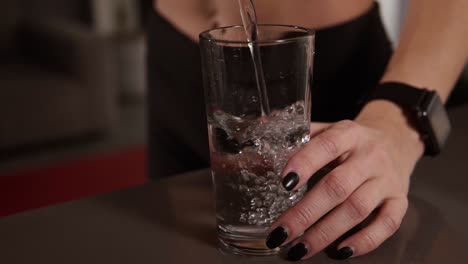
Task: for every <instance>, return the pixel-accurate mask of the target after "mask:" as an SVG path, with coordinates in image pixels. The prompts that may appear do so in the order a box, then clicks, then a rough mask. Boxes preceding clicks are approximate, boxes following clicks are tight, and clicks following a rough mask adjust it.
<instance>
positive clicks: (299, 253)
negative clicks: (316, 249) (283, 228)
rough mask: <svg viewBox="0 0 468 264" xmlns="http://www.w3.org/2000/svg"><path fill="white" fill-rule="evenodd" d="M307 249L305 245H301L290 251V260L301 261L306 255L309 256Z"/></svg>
mask: <svg viewBox="0 0 468 264" xmlns="http://www.w3.org/2000/svg"><path fill="white" fill-rule="evenodd" d="M307 252H309V250H307V247H306V246H305V245H304V243H299V244H297V245H295V246H294V247H292V248H291V249H289V252H288V259H289V260H292V261H298V260H301V259H302V258H303V257H304V256H305V255H307Z"/></svg>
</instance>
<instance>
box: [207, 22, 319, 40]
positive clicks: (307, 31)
mask: <svg viewBox="0 0 468 264" xmlns="http://www.w3.org/2000/svg"><path fill="white" fill-rule="evenodd" d="M258 27H270V28H271V27H279V28H293V29H296V30H299V31H303V32H304V33H305V35H304V36H296V37H285V38H279V39H274V40H256V41H247V40H224V39H219V38H213V37H209V33H211V32H213V31H218V30H228V29H233V28H241V29H242V30H244V26H241V25H234V26H226V27H218V28H213V29H209V30H205V31H203V32H201V33H200V34H199V38H200V40H203V41H209V42H215V43H224V44H241V45H248V44H249V43H258V44H275V43H286V42H291V41H295V40H301V39H307V38H310V37H314V36H315V30H313V29H308V28H305V27H300V26H293V25H283V24H258Z"/></svg>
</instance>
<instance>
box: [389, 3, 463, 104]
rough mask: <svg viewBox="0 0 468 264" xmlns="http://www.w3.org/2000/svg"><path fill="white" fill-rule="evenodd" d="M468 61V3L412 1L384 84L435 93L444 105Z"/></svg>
mask: <svg viewBox="0 0 468 264" xmlns="http://www.w3.org/2000/svg"><path fill="white" fill-rule="evenodd" d="M467 59H468V0H445V1H440V0H411V1H410V3H409V8H408V14H407V19H406V22H405V24H404V27H403V31H402V34H401V38H400V42H399V44H398V46H397V49H396V50H395V53H394V55H393V57H392V60H391V62H390V65H389V66H388V69H387V72H386V73H385V75H384V77H383V79H382V81H398V82H403V83H407V84H411V85H413V86H416V87H424V88H429V89H433V90H436V91H437V92H438V93H439V95H440V96H441V97H442V99H443V100H444V101H445V100H446V99H447V98H448V96H449V94H450V91H451V90H452V88H453V86H454V84H455V82H456V81H457V78H458V77H459V75H460V73H461V71H462V69H463V67H464V65H465V63H466V62H467Z"/></svg>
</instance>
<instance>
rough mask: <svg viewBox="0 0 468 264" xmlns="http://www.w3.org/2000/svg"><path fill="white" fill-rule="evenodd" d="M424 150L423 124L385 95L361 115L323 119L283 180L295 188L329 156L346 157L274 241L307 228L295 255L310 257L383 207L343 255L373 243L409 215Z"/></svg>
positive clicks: (277, 228) (279, 225)
mask: <svg viewBox="0 0 468 264" xmlns="http://www.w3.org/2000/svg"><path fill="white" fill-rule="evenodd" d="M312 127H314V124H312ZM422 153H423V144H422V142H421V141H420V139H419V135H418V134H417V132H416V131H415V130H413V129H412V128H411V127H410V126H409V124H408V123H407V121H406V118H405V117H404V116H403V114H402V112H401V110H400V109H399V108H398V107H397V106H395V105H393V104H391V103H389V102H386V101H375V102H372V103H370V104H368V105H367V106H366V107H365V108H364V110H363V111H362V112H361V114H360V115H359V117H358V118H357V119H356V120H355V121H342V122H338V123H335V124H330V125H328V126H327V127H324V125H319V124H317V125H316V128H315V129H314V131H313V132H312V139H311V140H310V142H309V143H308V144H307V145H306V146H305V147H304V148H302V149H301V150H300V151H299V152H298V153H296V154H295V155H294V156H293V157H292V158H291V159H290V160H289V162H288V164H287V165H286V166H285V169H284V171H283V177H284V178H283V185H284V186H285V188H286V189H290V190H295V189H297V188H299V187H300V186H302V185H304V184H306V183H307V181H308V180H309V178H310V177H311V176H312V175H314V174H315V173H316V172H317V171H318V170H320V169H321V168H322V167H324V166H325V165H327V164H329V163H330V162H332V161H335V160H336V161H338V163H339V165H338V166H337V167H336V168H335V169H333V170H332V171H331V172H330V173H328V174H327V175H326V176H325V177H324V178H323V179H321V180H320V181H319V182H318V183H317V184H316V185H315V186H314V187H313V188H312V189H311V190H310V191H309V192H308V193H307V194H306V196H305V197H304V198H303V200H301V201H300V202H299V203H298V204H296V205H295V206H294V207H293V208H291V209H289V210H288V211H287V212H285V213H284V214H283V215H282V216H281V217H280V218H279V219H278V220H277V221H276V222H275V224H274V225H273V226H272V228H271V233H270V235H269V237H268V240H267V246H268V247H270V248H275V247H278V246H280V245H283V244H286V243H288V242H291V241H293V240H294V239H296V238H298V237H299V236H301V235H302V234H303V235H302V236H301V237H299V238H298V239H297V240H296V241H294V242H293V243H292V247H291V249H290V251H289V253H288V257H289V258H290V259H291V260H299V259H305V258H309V257H311V256H313V255H314V254H316V253H318V252H320V251H322V250H323V249H324V248H326V247H327V246H328V245H330V244H331V243H333V242H334V241H335V240H337V239H338V238H339V237H341V236H342V235H343V234H345V233H346V232H347V231H349V230H350V229H352V228H353V227H355V226H356V225H358V224H360V223H361V222H362V221H363V220H364V219H366V218H367V217H368V216H369V215H370V214H371V213H372V212H373V211H374V209H376V208H380V210H379V211H378V213H377V215H376V217H375V219H373V220H372V222H371V223H370V224H369V225H368V226H366V227H365V228H363V229H362V230H360V231H359V232H357V233H356V234H354V235H352V236H351V237H349V238H347V239H345V240H344V241H343V242H341V243H339V244H338V247H337V250H338V251H337V257H338V258H340V259H346V258H349V257H355V256H360V255H363V254H366V253H368V252H370V251H372V250H374V249H375V248H377V247H378V246H379V245H380V244H382V242H384V241H385V240H386V239H387V238H389V237H390V236H391V235H393V234H394V233H395V231H396V230H397V229H398V228H399V226H400V223H401V222H402V219H403V217H404V215H405V213H406V210H407V207H408V198H407V195H408V189H409V182H410V175H411V173H412V171H413V169H414V166H415V164H416V162H417V160H418V159H419V158H420V157H421V155H422ZM306 230H307V231H306ZM304 232H305V233H304Z"/></svg>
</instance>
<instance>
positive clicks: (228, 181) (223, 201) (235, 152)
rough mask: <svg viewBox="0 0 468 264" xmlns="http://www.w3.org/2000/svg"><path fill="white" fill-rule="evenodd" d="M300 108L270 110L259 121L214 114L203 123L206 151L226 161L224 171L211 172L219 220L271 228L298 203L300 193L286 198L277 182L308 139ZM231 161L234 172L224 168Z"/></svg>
mask: <svg viewBox="0 0 468 264" xmlns="http://www.w3.org/2000/svg"><path fill="white" fill-rule="evenodd" d="M303 105H304V104H303V102H298V103H296V104H293V105H292V106H290V107H287V108H285V109H283V110H275V111H274V112H272V114H271V115H270V116H268V117H267V118H266V119H265V120H252V119H251V117H250V119H249V117H247V116H245V117H235V116H232V115H229V114H226V113H223V112H220V111H218V112H217V113H215V116H214V117H212V118H209V122H210V127H211V137H212V142H213V146H212V151H218V152H222V153H221V157H224V155H225V156H226V157H228V158H227V159H226V161H225V162H224V161H223V163H224V164H228V166H224V168H222V166H220V167H219V168H220V171H216V172H215V174H216V175H220V176H219V177H218V176H217V177H216V178H215V179H216V180H215V184H216V191H217V192H218V193H219V194H222V195H221V198H220V199H219V200H218V205H219V206H218V205H217V206H218V207H219V208H218V210H217V211H218V213H220V212H221V213H220V214H222V215H221V216H220V217H219V219H223V220H222V221H225V223H229V224H234V225H235V223H236V222H237V223H242V224H249V225H267V224H271V223H273V222H274V221H275V219H277V218H278V217H279V216H280V215H281V214H282V213H283V212H284V211H286V210H287V209H288V208H289V207H290V206H292V205H293V204H295V203H297V201H299V200H300V199H301V198H302V197H303V195H304V193H305V189H301V190H299V191H297V192H288V191H286V190H285V189H284V188H283V187H282V185H281V178H280V173H281V171H282V169H283V168H284V166H285V164H286V162H287V161H288V159H289V158H290V156H291V155H292V153H294V152H295V151H297V149H298V148H299V147H301V146H302V145H303V143H305V142H307V141H308V139H309V138H308V131H309V126H310V125H309V124H308V122H306V119H305V118H304V116H303V114H300V113H303V112H305V111H304V107H303ZM285 146H287V147H285ZM252 157H255V158H252ZM233 160H234V162H235V163H234V164H236V166H237V168H238V169H234V170H233V169H232V166H229V164H232V161H233ZM236 170H237V171H236ZM221 183H223V184H221ZM230 203H232V204H233V206H232V207H229V204H230ZM233 219H235V220H233Z"/></svg>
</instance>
